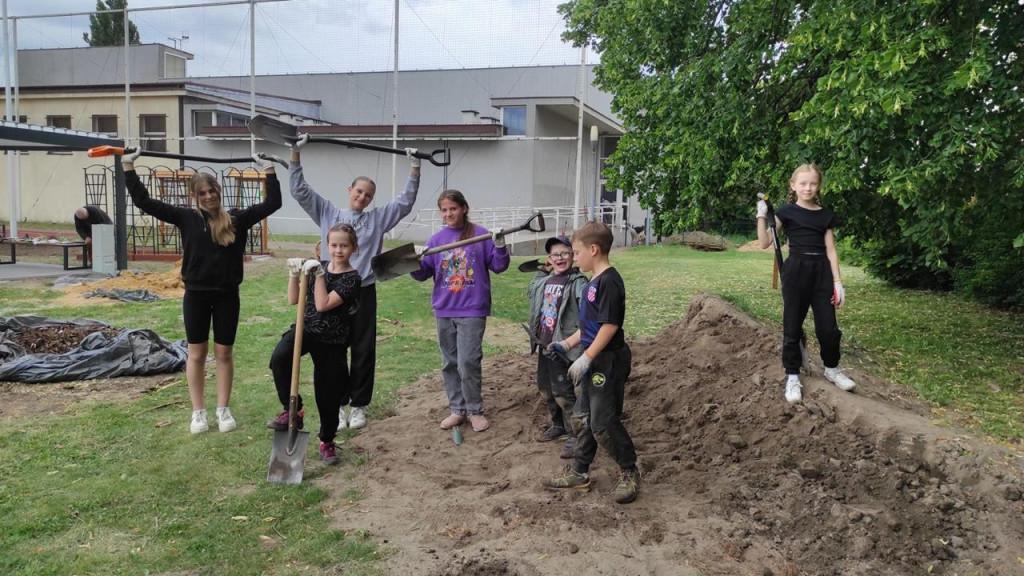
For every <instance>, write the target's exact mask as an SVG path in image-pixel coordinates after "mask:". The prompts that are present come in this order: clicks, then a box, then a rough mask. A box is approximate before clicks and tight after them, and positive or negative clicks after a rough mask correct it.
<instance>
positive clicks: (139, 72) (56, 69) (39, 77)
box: [18, 44, 192, 88]
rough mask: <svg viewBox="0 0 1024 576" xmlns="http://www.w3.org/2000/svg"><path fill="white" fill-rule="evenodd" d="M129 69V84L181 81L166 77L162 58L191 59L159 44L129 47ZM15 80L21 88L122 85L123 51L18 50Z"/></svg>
mask: <svg viewBox="0 0 1024 576" xmlns="http://www.w3.org/2000/svg"><path fill="white" fill-rule="evenodd" d="M130 50H131V53H130V55H129V66H130V68H131V81H132V82H133V83H152V82H157V81H160V80H164V79H179V80H180V79H181V78H182V77H181V76H180V75H178V74H168V73H167V72H166V71H165V67H164V55H165V54H173V55H176V56H179V57H183V58H186V59H188V60H191V59H192V55H191V54H189V53H187V52H182V51H180V50H175V49H173V48H170V47H168V46H164V45H162V44H140V45H137V46H132V47H131V49H130ZM18 77H19V79H20V85H21V87H22V88H27V87H33V86H94V85H104V84H124V49H123V48H122V47H120V46H97V47H95V48H59V49H43V50H19V51H18Z"/></svg>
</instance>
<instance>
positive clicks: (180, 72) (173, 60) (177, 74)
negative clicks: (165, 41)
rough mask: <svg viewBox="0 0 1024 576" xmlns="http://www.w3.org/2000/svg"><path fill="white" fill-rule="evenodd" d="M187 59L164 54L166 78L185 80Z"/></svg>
mask: <svg viewBox="0 0 1024 576" xmlns="http://www.w3.org/2000/svg"><path fill="white" fill-rule="evenodd" d="M184 77H185V59H184V58H182V57H181V56H178V55H177V54H167V53H164V78H184Z"/></svg>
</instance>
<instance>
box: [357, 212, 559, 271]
mask: <svg viewBox="0 0 1024 576" xmlns="http://www.w3.org/2000/svg"><path fill="white" fill-rule="evenodd" d="M520 230H529V231H531V232H543V231H544V215H543V214H541V213H540V212H537V213H536V214H534V215H533V216H530V219H529V220H527V221H526V222H525V223H523V224H522V225H521V226H516V227H514V228H505V229H503V230H502V231H501V236H508V235H509V234H512V233H513V232H519V231H520ZM488 238H491V235H490V234H481V235H479V236H473V237H472V238H466V239H465V240H459V241H458V242H452V243H451V244H445V245H443V246H435V247H433V248H431V249H429V250H426V251H424V252H423V253H422V254H417V253H416V245H415V244H403V245H401V246H399V247H398V248H392V249H391V250H388V251H387V252H381V253H380V254H378V255H376V256H374V257H373V260H371V261H370V267H371V268H373V273H374V274H375V275H376V276H377V280H380V281H381V282H384V281H386V280H391V279H392V278H398V277H399V276H405V275H406V274H409V273H410V272H415V271H417V270H419V269H420V260H421V259H422V258H423V257H424V256H429V255H430V254H437V253H439V252H444V251H445V250H451V249H452V248H458V247H459V246H467V245H469V244H476V243H477V242H483V241H484V240H487V239H488Z"/></svg>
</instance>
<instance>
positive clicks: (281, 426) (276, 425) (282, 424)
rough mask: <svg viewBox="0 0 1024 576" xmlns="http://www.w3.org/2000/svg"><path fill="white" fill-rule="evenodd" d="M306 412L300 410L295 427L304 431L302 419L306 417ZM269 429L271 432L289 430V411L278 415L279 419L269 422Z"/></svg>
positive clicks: (296, 416)
mask: <svg viewBox="0 0 1024 576" xmlns="http://www.w3.org/2000/svg"><path fill="white" fill-rule="evenodd" d="M305 415H306V411H305V410H299V413H298V414H296V415H295V427H296V428H298V429H299V430H302V419H303V417H305ZM267 428H270V429H271V430H287V429H288V411H287V410H285V411H284V412H281V413H280V414H278V415H277V418H274V419H273V420H270V421H268V422H267Z"/></svg>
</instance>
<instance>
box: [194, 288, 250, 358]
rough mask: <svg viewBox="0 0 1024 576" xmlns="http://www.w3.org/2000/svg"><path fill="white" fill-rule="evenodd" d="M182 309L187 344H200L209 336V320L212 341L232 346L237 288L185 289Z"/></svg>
mask: <svg viewBox="0 0 1024 576" xmlns="http://www.w3.org/2000/svg"><path fill="white" fill-rule="evenodd" d="M181 308H182V316H183V317H184V320H185V339H186V340H188V343H189V344H203V343H205V342H206V341H207V340H209V339H210V320H211V319H212V320H213V343H214V344H221V345H224V346H232V345H234V343H235V334H236V333H237V332H238V310H239V308H240V303H239V299H238V291H237V290H236V291H231V292H229V291H227V290H185V298H184V300H183V302H182V307H181Z"/></svg>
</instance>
